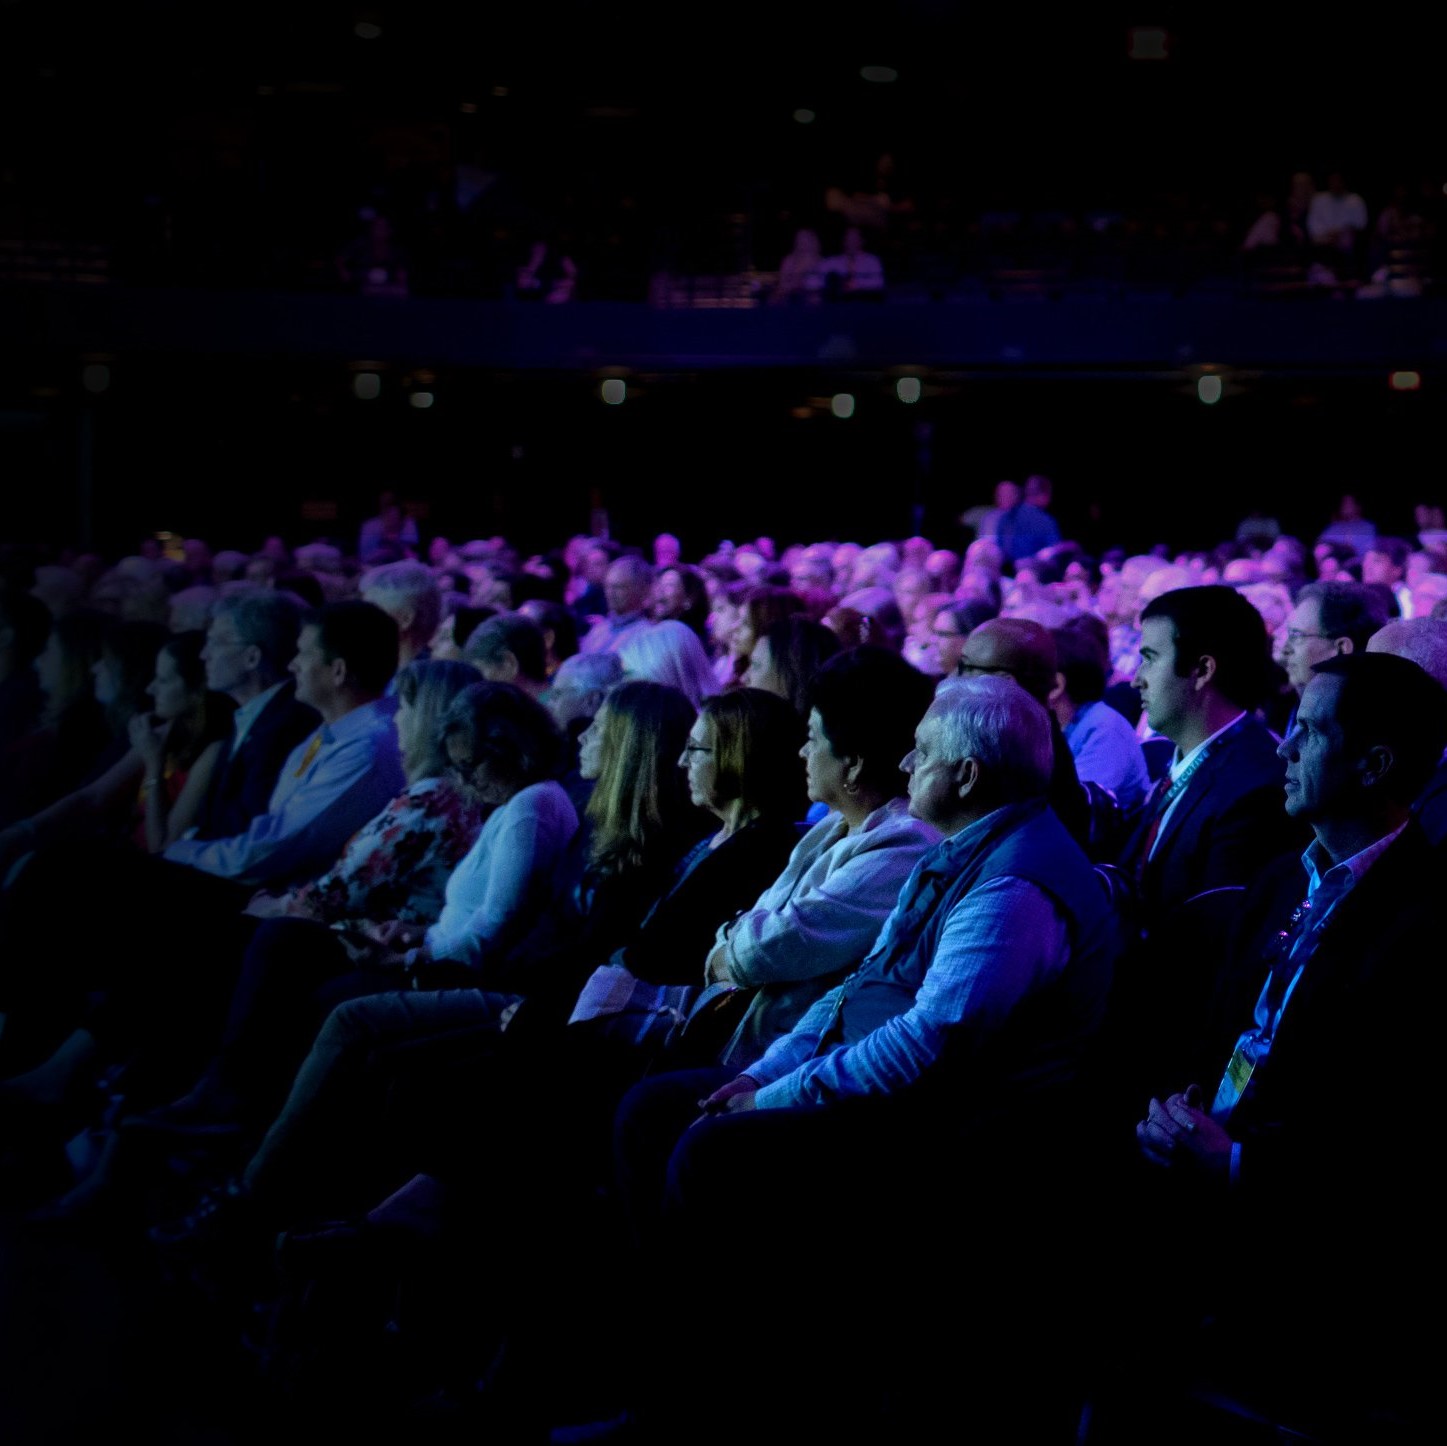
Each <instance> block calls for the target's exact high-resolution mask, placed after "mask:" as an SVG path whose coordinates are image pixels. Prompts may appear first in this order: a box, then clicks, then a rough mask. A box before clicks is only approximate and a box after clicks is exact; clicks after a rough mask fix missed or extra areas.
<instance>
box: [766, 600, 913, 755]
mask: <svg viewBox="0 0 1447 1446" xmlns="http://www.w3.org/2000/svg"><path fill="white" fill-rule="evenodd" d="M838 651H839V638H838V636H837V635H836V634H835V633H833V632H831V631H830V630H829V629H828V628H826V627H825V626H824V624H823V623H814V622H810V621H809V619H808V618H801V617H792V618H785V619H784V620H783V621H782V622H777V623H775V624H774V625H773V626H772V627H770V628H769V629H768V630H767V631H766V632H765V633H764V634H763V636H762V637H760V638H759V640H758V641H757V642H756V643H755V644H754V651H753V653H752V655H751V656H750V658H749V666H748V668H747V669H746V670H745V673H744V682H745V683H746V684H747V685H748V686H749V687H750V688H762V689H763V690H764V692H766V693H775V694H777V695H778V696H779V697H780V698H783V699H785V700H787V701H788V702H790V703H792V704H793V705H794V709H795V711H796V712H797V713H798V714H799V716H800V717H801V718H803V717H804V716H805V715H806V714H807V713H808V711H809V688H810V685H811V684H812V682H813V680H814V675H815V673H817V672H818V671H819V668H820V667H821V666H822V665H823V664H824V663H827V662H828V661H829V659H830V658H832V657H833V656H834V655H835V654H836V653H837V652H838ZM901 756H903V755H901Z"/></svg>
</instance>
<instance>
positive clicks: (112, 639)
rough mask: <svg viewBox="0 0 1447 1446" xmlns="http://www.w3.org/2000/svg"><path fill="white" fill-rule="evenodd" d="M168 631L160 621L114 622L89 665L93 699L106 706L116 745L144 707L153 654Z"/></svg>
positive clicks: (150, 676) (154, 665)
mask: <svg viewBox="0 0 1447 1446" xmlns="http://www.w3.org/2000/svg"><path fill="white" fill-rule="evenodd" d="M168 636H169V634H168V633H167V631H166V628H165V626H164V625H163V624H161V623H149V622H123V623H115V624H113V625H112V626H111V627H110V628H109V629H107V631H106V635H105V638H104V639H103V641H102V642H101V649H100V657H98V658H97V659H96V660H95V662H94V663H93V664H92V665H91V677H92V678H93V679H94V681H95V699H96V702H97V703H99V704H100V705H101V707H102V708H103V709H104V710H105V715H106V722H107V724H108V725H109V726H110V730H111V736H112V737H113V738H114V739H115V740H116V743H117V746H119V745H120V743H121V740H123V739H126V738H127V737H128V735H129V731H130V725H131V719H132V718H134V717H135V716H136V714H137V713H143V712H145V710H146V697H147V691H146V690H147V686H148V684H149V683H150V681H151V679H152V678H153V677H154V676H155V672H156V654H157V653H158V652H159V651H160V649H161V646H162V645H163V644H164V643H165V641H166V639H167V637H168Z"/></svg>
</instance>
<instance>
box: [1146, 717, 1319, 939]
mask: <svg viewBox="0 0 1447 1446" xmlns="http://www.w3.org/2000/svg"><path fill="white" fill-rule="evenodd" d="M1276 747H1277V741H1276V736H1275V735H1274V734H1273V733H1272V732H1271V730H1270V729H1269V728H1267V727H1266V725H1265V724H1264V723H1261V722H1259V721H1258V720H1257V719H1255V718H1252V717H1247V718H1246V720H1245V721H1244V722H1243V723H1242V725H1241V727H1240V728H1238V729H1237V730H1236V731H1235V732H1234V733H1232V734H1230V735H1229V736H1228V737H1226V738H1223V739H1222V740H1221V741H1220V742H1219V743H1217V744H1216V745H1215V746H1214V747H1213V748H1212V749H1211V751H1210V753H1209V754H1208V755H1207V757H1206V761H1205V762H1204V763H1202V764H1201V766H1200V768H1198V769H1197V770H1196V773H1195V775H1194V777H1192V779H1191V781H1190V783H1189V784H1188V785H1187V786H1186V791H1185V792H1184V793H1183V794H1182V795H1181V797H1180V799H1179V800H1178V801H1177V803H1176V806H1175V808H1174V809H1173V810H1172V811H1171V815H1170V817H1169V818H1168V819H1167V820H1166V823H1165V826H1164V827H1163V828H1162V830H1161V832H1160V836H1159V838H1158V839H1157V841H1156V849H1155V852H1154V853H1153V854H1152V855H1151V858H1150V860H1149V861H1148V862H1147V863H1146V865H1145V869H1144V871H1143V873H1142V874H1141V881H1140V895H1141V910H1142V922H1143V924H1144V926H1145V928H1146V929H1147V930H1148V931H1149V930H1150V929H1152V927H1153V926H1155V925H1156V924H1158V923H1159V922H1161V921H1162V920H1163V919H1164V918H1166V917H1167V916H1169V914H1170V913H1171V912H1172V911H1173V910H1175V909H1178V908H1179V907H1180V906H1181V905H1182V904H1184V903H1185V902H1186V901H1187V900H1188V899H1191V898H1194V897H1195V896H1196V895H1198V894H1203V893H1205V892H1206V891H1207V890H1208V889H1220V888H1229V887H1232V886H1239V885H1243V884H1246V883H1248V882H1250V880H1251V879H1252V878H1254V877H1255V875H1256V874H1257V873H1258V872H1259V871H1260V869H1261V868H1262V867H1263V865H1265V864H1267V863H1268V862H1270V861H1271V860H1272V859H1275V858H1278V857H1279V856H1280V855H1282V854H1284V853H1289V852H1292V851H1295V852H1300V850H1301V849H1303V848H1305V847H1306V845H1307V843H1308V842H1309V838H1310V836H1309V835H1308V834H1307V833H1306V831H1305V830H1304V829H1303V828H1302V827H1301V826H1300V825H1298V824H1296V823H1295V822H1294V821H1293V820H1291V819H1289V818H1288V817H1287V815H1286V807H1285V801H1286V795H1285V792H1284V790H1283V787H1282V784H1283V781H1284V779H1285V775H1286V765H1285V764H1284V763H1283V762H1282V761H1281V760H1280V759H1279V758H1278V757H1277V756H1276ZM1149 827H1150V819H1149V817H1143V818H1142V819H1141V821H1140V822H1139V824H1138V825H1137V827H1136V830H1135V832H1134V834H1133V835H1132V836H1131V840H1130V842H1129V843H1128V844H1127V845H1126V848H1125V852H1124V853H1123V855H1122V856H1121V864H1122V866H1123V867H1125V868H1127V869H1130V868H1133V866H1134V864H1135V862H1136V860H1137V859H1138V858H1139V856H1140V854H1141V851H1142V849H1143V848H1144V845H1145V838H1146V834H1147V832H1148V830H1149Z"/></svg>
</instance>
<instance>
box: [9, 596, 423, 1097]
mask: <svg viewBox="0 0 1447 1446" xmlns="http://www.w3.org/2000/svg"><path fill="white" fill-rule="evenodd" d="M396 646H397V629H396V624H395V623H394V622H393V621H392V620H391V619H390V618H389V617H388V616H387V615H386V614H385V613H383V612H382V611H381V610H380V609H378V608H374V607H373V606H372V605H371V604H370V603H362V602H351V603H334V604H330V605H328V606H326V607H324V608H322V609H320V610H319V611H317V612H316V613H313V614H311V615H310V616H309V618H308V620H307V621H306V622H305V623H304V624H303V626H302V629H301V636H300V639H299V641H298V644H297V655H296V657H295V658H294V659H293V661H292V665H291V670H292V673H293V675H294V677H295V678H296V683H297V688H296V693H297V698H298V699H299V700H300V701H301V702H304V703H308V704H310V705H312V706H313V707H315V708H316V710H317V712H318V713H319V714H320V715H321V720H322V726H321V728H320V730H319V731H318V732H316V733H315V734H314V735H313V736H312V738H311V741H310V742H308V743H305V744H299V745H298V746H297V748H296V749H295V750H294V751H293V752H292V754H291V756H290V757H289V758H288V759H287V761H286V764H285V766H284V767H283V769H282V774H281V777H280V779H279V780H278V782H277V784H276V787H275V789H274V790H273V792H272V796H271V801H270V808H269V810H268V812H267V813H265V814H263V815H262V816H260V817H258V818H255V819H253V820H252V821H251V822H250V824H249V825H248V826H247V828H246V830H245V832H244V833H241V834H237V835H233V836H231V837H229V838H219V839H206V840H203V839H198V838H182V839H178V840H176V841H175V842H174V843H171V844H169V845H167V847H166V849H165V851H164V853H163V854H162V855H161V858H162V859H164V860H165V861H166V864H167V865H169V866H163V865H162V864H161V863H160V862H158V860H157V859H156V858H154V857H151V856H144V857H139V858H138V859H136V860H135V861H133V862H132V863H130V864H125V863H123V862H122V859H123V856H121V855H115V856H111V857H108V858H107V865H108V867H107V868H106V869H105V871H104V873H103V874H101V875H100V876H98V877H96V878H95V879H93V880H92V881H91V890H92V896H93V897H92V903H93V904H96V905H98V907H96V908H95V910H94V912H93V913H91V914H88V915H87V916H86V917H85V918H81V919H72V918H70V917H69V915H66V914H65V913H64V902H63V901H64V900H65V899H67V898H68V897H69V894H68V890H69V889H71V887H72V880H71V878H70V876H69V874H68V872H67V871H66V870H65V869H51V870H48V871H47V873H46V876H45V877H44V878H42V879H41V880H39V881H38V882H37V883H36V884H35V885H34V886H30V881H29V880H27V886H28V889H27V896H26V898H25V900H24V907H23V909H18V910H15V911H10V912H11V914H12V916H11V917H9V918H8V919H7V923H8V924H9V925H10V926H11V927H10V930H9V931H8V932H10V934H11V937H12V938H13V937H15V935H16V933H17V932H18V933H19V936H20V937H21V938H22V939H27V938H30V939H33V938H44V937H45V936H46V931H47V930H50V929H53V928H55V927H56V920H57V919H59V918H61V917H64V918H65V919H66V928H67V930H68V931H69V938H70V941H71V944H72V948H71V949H70V950H68V951H67V956H66V957H67V963H68V964H69V966H70V967H69V968H66V969H56V970H51V971H47V975H46V977H45V978H44V979H43V980H41V979H36V978H34V977H33V976H34V971H30V973H29V974H27V975H26V976H24V978H21V977H19V976H18V975H16V976H14V977H7V978H6V979H5V980H4V981H3V987H4V989H5V991H6V992H7V993H9V992H10V991H11V990H12V989H19V990H20V991H21V993H22V995H23V996H24V1000H23V1002H24V1005H25V1007H27V1008H32V1009H40V1008H48V1009H49V1010H50V1011H51V1012H54V1013H57V1014H59V1015H64V1014H66V1013H67V1012H71V1011H73V1010H74V1007H75V996H76V993H77V991H80V992H81V993H82V994H90V995H94V994H97V993H98V994H100V995H102V996H103V1002H101V1003H100V1004H99V1005H97V1004H95V1003H89V1004H87V1005H86V1007H85V1009H84V1011H83V1013H84V1015H85V1018H86V1023H85V1025H83V1026H82V1027H81V1028H79V1029H76V1030H74V1031H72V1032H71V1033H70V1034H69V1035H67V1037H66V1038H65V1039H64V1040H63V1042H62V1043H61V1045H60V1047H59V1048H58V1049H56V1050H55V1051H54V1052H53V1053H52V1054H51V1055H50V1057H49V1059H48V1060H47V1061H46V1062H45V1063H44V1064H43V1065H42V1066H41V1067H40V1068H39V1069H38V1070H36V1071H32V1072H31V1074H30V1075H28V1076H27V1078H28V1080H29V1085H28V1088H29V1089H30V1091H31V1093H32V1094H33V1096H34V1097H35V1099H36V1100H37V1102H38V1103H40V1104H42V1105H44V1104H49V1105H57V1104H59V1103H60V1102H61V1101H62V1100H64V1099H65V1098H67V1097H68V1096H70V1095H72V1094H73V1092H74V1090H75V1088H76V1086H77V1082H78V1081H79V1080H80V1079H81V1078H83V1077H84V1075H85V1073H86V1072H88V1071H90V1070H92V1069H93V1068H94V1067H95V1065H96V1062H97V1059H98V1057H99V1055H100V1053H101V1048H100V1040H99V1038H98V1035H101V1034H103V1035H106V1036H108V1044H109V1048H110V1049H111V1050H113V1051H117V1052H119V1053H120V1054H121V1055H123V1056H124V1055H126V1054H130V1053H135V1052H137V1051H139V1052H140V1053H141V1054H147V1053H150V1052H154V1051H159V1050H162V1049H164V1047H165V1045H166V1044H167V1043H168V1042H169V1043H170V1044H172V1045H175V1044H179V1043H181V1041H178V1040H177V1039H176V1038H175V1036H174V1033H173V1032H171V1031H168V1029H167V1027H166V1020H167V1018H168V1017H174V1011H175V1008H176V1007H177V1006H176V1001H177V1000H178V999H185V1000H187V1001H188V1003H189V1004H190V1005H191V1007H192V1008H193V1009H195V1010H201V1009H204V1008H205V1007H207V1006H208V1005H209V1006H210V1007H215V1006H216V1005H218V1004H220V1003H222V1001H224V999H225V998H227V997H229V995H230V990H231V986H232V983H233V982H234V980H233V977H232V974H231V971H230V970H229V969H227V968H225V967H217V968H216V969H214V970H202V971H198V970H197V969H196V968H195V958H194V954H193V952H192V951H193V950H194V949H195V948H196V946H197V942H198V941H199V940H201V939H203V938H207V939H210V938H213V935H214V934H215V933H216V931H217V929H218V923H219V925H220V927H221V928H222V929H223V930H225V931H228V932H230V933H238V932H239V933H240V935H241V937H242V938H244V936H245V934H246V933H248V932H249V931H250V927H251V925H250V921H247V920H244V919H243V916H242V915H241V912H240V911H241V909H242V908H243V907H244V906H245V904H246V902H247V900H248V899H249V898H250V897H251V893H252V891H253V888H254V886H255V885H267V884H270V885H290V884H292V883H295V882H297V881H299V880H305V879H308V878H311V877H314V876H315V875H317V874H319V873H321V872H322V871H323V870H324V869H325V868H326V867H327V866H329V865H330V864H332V863H333V862H335V860H336V858H337V856H338V855H339V854H340V853H341V851H342V848H343V846H344V845H345V843H346V841H347V839H348V838H350V837H351V835H352V834H353V833H355V832H356V830H357V829H358V828H360V827H361V826H362V825H363V824H364V823H366V822H367V820H368V819H370V818H372V817H373V816H374V815H375V814H377V813H378V812H380V811H381V809H382V808H383V807H384V806H385V805H386V803H387V802H388V801H389V800H390V799H391V798H393V797H394V796H395V795H396V794H398V793H400V792H401V791H402V788H403V786H404V782H405V781H404V779H403V775H402V768H401V760H400V758H399V756H398V753H397V734H396V729H395V727H394V725H393V719H392V710H391V707H390V705H388V704H387V703H386V702H385V701H384V700H383V696H382V695H383V690H384V689H385V688H386V686H387V683H388V682H389V680H390V679H391V676H392V673H393V671H394V669H395V665H396ZM26 872H27V874H28V873H30V872H31V870H27V871H26ZM245 885H251V886H253V888H247V887H244V886H245ZM122 917H134V918H140V919H148V918H165V919H167V921H168V926H169V933H168V936H167V937H168V941H169V947H161V948H153V949H148V950H146V951H143V952H133V953H131V954H130V955H129V956H128V957H126V958H124V959H117V958H116V957H115V950H114V944H113V938H112V933H113V929H114V920H115V919H117V918H122ZM51 952H52V953H53V950H52V951H51ZM240 953H241V947H240V946H239V945H238V944H237V943H235V942H234V941H233V940H232V939H230V938H228V939H227V940H226V941H224V942H219V943H218V944H217V947H216V950H215V955H214V957H215V959H216V960H218V961H220V963H221V965H223V966H224V963H225V961H226V960H228V959H230V960H235V959H236V958H239V957H240ZM8 973H9V971H7V974H8ZM36 991H39V997H34V996H35V995H36ZM168 1005H169V1008H168V1007H167V1006H168Z"/></svg>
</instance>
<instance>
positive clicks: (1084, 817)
mask: <svg viewBox="0 0 1447 1446" xmlns="http://www.w3.org/2000/svg"><path fill="white" fill-rule="evenodd" d="M1057 670H1058V660H1057V658H1056V653H1055V639H1054V638H1053V637H1051V636H1050V630H1049V628H1046V627H1042V626H1041V625H1040V624H1039V623H1034V622H1029V621H1027V620H1026V619H1025V618H991V619H990V620H989V621H988V622H983V623H981V624H980V625H979V626H978V627H977V628H975V629H974V630H973V631H972V632H971V633H970V636H969V637H968V638H966V639H965V646H964V648H963V650H962V651H961V653H960V661H959V662H958V663H957V664H956V665H955V672H956V673H957V674H958V675H959V676H960V677H962V678H974V677H978V676H979V675H981V674H982V673H994V674H996V675H998V676H1001V677H1006V678H1014V680H1015V681H1016V682H1017V683H1019V685H1020V686H1021V687H1022V688H1023V689H1024V690H1025V691H1026V692H1027V693H1028V694H1029V695H1030V696H1031V697H1032V698H1034V699H1035V701H1036V702H1037V703H1039V704H1040V706H1041V707H1042V708H1044V709H1045V711H1046V712H1047V713H1049V714H1050V737H1051V746H1052V748H1053V749H1054V753H1055V766H1054V771H1053V772H1052V773H1051V776H1050V790H1049V794H1048V795H1047V796H1048V798H1049V800H1050V806H1051V808H1053V809H1054V810H1055V813H1056V815H1057V816H1058V817H1059V819H1060V822H1061V823H1063V824H1064V825H1065V827H1066V828H1067V829H1068V830H1069V832H1070V835H1071V837H1072V838H1074V840H1075V841H1076V843H1078V844H1079V845H1080V846H1081V848H1083V849H1085V850H1086V852H1087V853H1089V852H1090V832H1091V830H1090V807H1089V803H1088V801H1087V799H1086V795H1085V790H1084V789H1083V788H1082V787H1081V786H1080V778H1079V775H1078V774H1077V773H1076V771H1075V758H1074V756H1073V755H1072V754H1071V752H1070V745H1069V744H1068V743H1067V742H1066V741H1065V735H1064V734H1063V733H1062V732H1061V731H1060V724H1059V722H1058V721H1057V720H1056V717H1055V714H1054V713H1053V712H1052V711H1051V708H1050V695H1051V693H1053V692H1054V691H1055V675H1056V672H1057Z"/></svg>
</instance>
